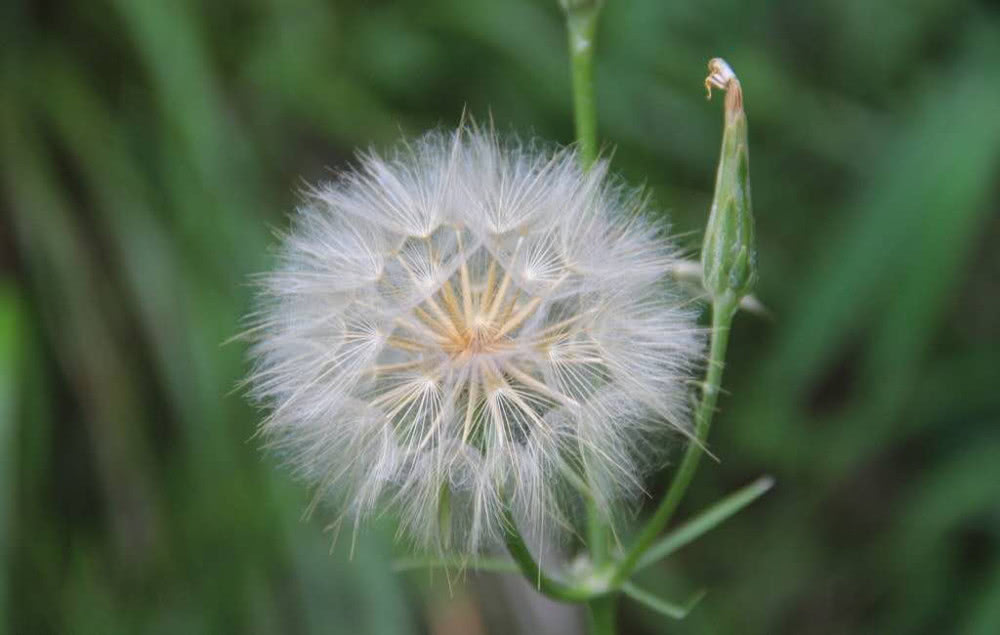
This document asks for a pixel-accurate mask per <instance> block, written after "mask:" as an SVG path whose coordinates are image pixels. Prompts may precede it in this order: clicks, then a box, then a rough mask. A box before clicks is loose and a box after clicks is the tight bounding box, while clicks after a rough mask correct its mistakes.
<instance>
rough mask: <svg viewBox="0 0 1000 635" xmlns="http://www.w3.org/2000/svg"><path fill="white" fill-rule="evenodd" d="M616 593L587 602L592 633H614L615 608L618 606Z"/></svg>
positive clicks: (591, 634) (610, 634) (592, 634)
mask: <svg viewBox="0 0 1000 635" xmlns="http://www.w3.org/2000/svg"><path fill="white" fill-rule="evenodd" d="M617 600H618V598H617V596H615V595H604V596H601V597H599V598H594V599H593V600H591V601H590V602H588V603H587V622H588V623H589V626H590V630H589V631H588V632H589V633H590V635H614V633H615V609H616V608H617V606H618V602H617Z"/></svg>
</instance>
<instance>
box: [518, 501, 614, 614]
mask: <svg viewBox="0 0 1000 635" xmlns="http://www.w3.org/2000/svg"><path fill="white" fill-rule="evenodd" d="M503 523H504V538H505V540H506V542H507V551H509V552H510V555H511V557H512V558H513V559H514V562H516V563H517V566H518V568H519V569H521V573H522V574H523V575H524V577H525V578H527V579H528V582H530V583H531V584H533V585H534V586H535V588H537V589H538V591H540V592H541V593H542V594H544V595H547V596H548V597H550V598H552V599H553V600H559V601H560V602H572V603H580V602H587V601H588V600H591V599H592V598H593V597H594V592H593V591H592V590H590V589H585V588H581V587H578V586H571V585H568V584H565V583H564V582H561V581H559V580H556V579H554V578H550V577H549V576H548V575H546V574H545V573H544V572H543V571H542V568H541V567H540V566H539V565H538V563H537V562H535V558H534V556H532V555H531V551H530V550H529V549H528V545H526V544H525V542H524V537H523V536H522V535H521V532H520V531H519V530H518V528H517V522H516V521H515V520H514V514H513V513H512V512H511V508H510V501H505V502H504V508H503ZM598 632H600V631H598ZM607 632H610V631H607Z"/></svg>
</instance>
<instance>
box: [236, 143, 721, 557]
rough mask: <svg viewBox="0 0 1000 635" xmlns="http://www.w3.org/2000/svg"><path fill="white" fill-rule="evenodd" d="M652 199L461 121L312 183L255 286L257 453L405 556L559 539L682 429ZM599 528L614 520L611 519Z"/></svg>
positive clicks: (572, 161)
mask: <svg viewBox="0 0 1000 635" xmlns="http://www.w3.org/2000/svg"><path fill="white" fill-rule="evenodd" d="M646 205H647V201H646V199H645V198H644V197H642V196H641V195H640V193H638V192H636V191H633V190H629V189H627V188H625V187H623V186H621V185H620V184H619V183H617V182H616V181H614V180H613V179H611V178H609V177H608V175H607V166H606V164H605V163H603V162H599V163H598V164H597V165H595V166H594V167H593V168H592V169H591V170H589V171H588V172H583V171H582V170H581V169H580V168H579V167H578V165H577V157H576V156H575V155H574V153H573V152H572V151H571V150H558V151H546V150H543V149H539V148H537V147H535V146H533V145H524V144H518V143H516V142H514V143H510V144H501V143H500V142H499V141H498V140H497V138H496V137H495V135H493V134H491V133H487V132H484V131H482V130H480V129H478V128H475V127H472V128H461V129H459V130H457V131H454V132H452V133H450V134H449V133H441V132H438V133H430V134H428V135H426V136H424V137H423V138H421V139H419V140H418V141H416V142H411V143H408V144H402V145H401V146H400V147H399V148H398V149H397V150H396V151H395V152H394V153H393V154H392V155H391V156H389V157H388V158H383V157H379V156H377V155H375V154H367V155H365V156H362V157H361V160H360V165H359V166H358V167H357V168H356V169H355V170H354V171H351V172H349V173H347V174H346V175H344V176H342V177H341V178H340V179H339V180H338V181H336V182H334V183H330V184H326V185H324V186H322V187H319V188H316V189H314V190H312V191H311V192H309V194H308V200H307V201H306V202H305V204H304V205H303V206H302V207H301V208H300V209H299V210H298V212H297V214H296V215H295V219H294V223H293V226H292V228H291V230H290V231H289V232H288V234H287V235H286V236H284V239H283V244H282V249H281V257H280V262H279V264H278V266H277V270H276V271H274V272H272V273H269V274H266V275H264V276H263V277H262V278H261V292H260V296H259V307H258V311H257V312H256V313H255V314H254V315H253V316H252V317H251V321H252V322H253V324H252V328H251V330H250V331H249V333H250V334H252V337H253V341H254V343H253V346H252V349H251V350H252V353H251V354H252V357H253V360H254V362H255V363H254V368H253V371H252V373H251V376H250V377H249V379H248V382H249V384H250V386H251V394H252V395H253V397H254V398H255V399H256V400H258V402H259V403H262V404H264V405H265V406H267V407H268V408H269V409H270V414H269V416H268V417H267V418H266V420H265V421H264V423H263V424H262V432H263V434H264V435H265V437H266V438H267V439H268V440H269V444H270V445H272V446H273V447H275V448H278V449H279V450H280V451H281V452H282V453H284V454H285V455H286V456H287V457H288V458H289V460H290V462H291V463H292V464H293V465H294V466H295V468H296V470H297V472H298V473H299V474H300V475H301V476H302V477H304V478H305V479H306V480H307V481H309V482H311V483H313V484H314V485H316V486H317V487H318V492H317V497H318V499H319V498H331V499H333V500H335V501H336V502H337V503H338V504H339V505H340V506H341V510H342V516H341V518H347V519H351V520H352V521H353V522H354V524H355V527H356V526H357V522H358V521H360V520H361V519H363V518H364V517H366V516H368V515H370V514H372V513H373V512H375V511H376V510H381V509H394V510H395V511H397V512H398V513H399V516H400V519H401V531H402V532H403V533H404V534H405V535H407V536H408V537H409V538H410V539H412V540H413V541H414V542H415V543H417V545H418V546H420V547H428V548H433V549H450V550H456V551H461V552H475V551H478V550H480V549H482V548H483V547H484V546H487V545H488V544H489V543H491V542H492V541H493V540H494V539H496V538H497V537H498V536H499V534H500V532H501V530H502V527H501V516H502V515H501V509H502V508H501V505H502V504H503V499H504V495H506V497H507V498H508V499H509V500H511V501H512V504H513V506H514V513H515V516H516V517H517V518H518V519H520V522H524V523H525V530H526V531H528V532H530V533H532V534H534V535H539V534H540V532H544V533H556V534H559V533H563V534H565V533H566V532H568V531H573V528H574V526H575V521H576V519H577V518H578V516H579V514H578V511H579V510H578V507H579V505H580V501H581V500H583V499H585V498H586V497H591V498H593V499H594V500H595V501H596V502H597V508H598V509H599V510H600V511H602V513H604V514H606V515H608V516H609V517H610V516H611V515H612V512H613V510H614V509H615V508H616V507H615V504H616V502H618V501H623V500H630V499H631V500H634V499H635V498H636V494H637V493H640V492H641V491H642V485H641V484H642V480H641V479H642V476H643V473H644V471H645V470H646V469H647V468H648V467H650V465H651V462H650V459H651V458H655V457H657V456H662V454H661V452H660V449H661V448H663V447H664V440H665V439H664V436H665V434H664V433H666V432H668V431H669V430H670V429H671V428H673V429H675V430H681V431H686V429H687V425H688V423H687V420H688V417H687V415H688V412H687V410H688V409H687V396H686V394H687V391H686V388H687V386H688V384H689V377H690V376H691V373H692V371H693V366H695V365H696V363H697V360H698V358H699V355H700V352H701V344H702V338H701V335H700V333H699V330H698V328H697V327H696V324H695V316H694V314H693V312H692V310H691V309H690V308H685V305H684V301H683V298H681V297H680V295H679V292H678V290H677V288H676V287H675V286H674V285H675V283H673V282H672V280H671V277H670V271H671V270H672V268H673V267H674V266H676V265H677V264H678V257H677V254H676V251H675V248H674V247H673V246H672V245H671V244H670V243H669V242H667V241H666V239H665V237H664V235H663V231H662V228H660V227H658V226H657V225H656V224H653V223H651V222H650V221H649V220H648V219H646V218H645V217H644V215H643V214H644V208H645V206H646ZM611 520H613V519H611Z"/></svg>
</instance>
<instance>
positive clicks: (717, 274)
mask: <svg viewBox="0 0 1000 635" xmlns="http://www.w3.org/2000/svg"><path fill="white" fill-rule="evenodd" d="M708 69H709V75H708V77H707V78H706V79H705V88H706V89H707V90H708V96H709V97H711V96H712V88H713V87H715V88H719V89H722V90H724V91H726V114H725V131H724V132H723V135H722V152H721V155H720V156H719V168H718V172H717V173H716V177H715V196H714V197H713V199H712V210H711V212H710V214H709V218H708V227H707V228H706V230H705V242H704V245H703V246H702V251H701V264H702V276H703V283H704V285H705V289H706V290H707V291H708V293H709V294H710V295H711V296H712V299H713V300H715V301H718V300H719V299H720V298H722V297H723V296H726V295H727V294H728V295H729V296H730V297H731V301H732V303H733V305H734V306H735V304H736V303H738V302H739V300H740V299H741V298H743V297H744V296H746V295H748V294H749V293H750V292H751V291H753V287H754V284H755V283H756V282H757V246H756V242H755V239H754V221H753V210H752V207H751V203H750V157H749V153H748V148H747V118H746V114H745V113H744V112H743V91H742V88H741V87H740V82H739V80H738V79H737V78H736V75H735V74H734V73H733V70H732V69H731V68H730V67H729V65H728V64H726V62H725V61H724V60H722V59H721V58H715V59H713V60H712V61H710V62H709V63H708Z"/></svg>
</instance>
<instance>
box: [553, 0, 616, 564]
mask: <svg viewBox="0 0 1000 635" xmlns="http://www.w3.org/2000/svg"><path fill="white" fill-rule="evenodd" d="M601 5H602V2H601V0H564V2H563V7H564V8H565V10H566V33H567V37H568V43H569V60H570V75H571V77H572V82H573V119H574V122H575V126H576V140H577V145H578V147H579V152H580V155H579V156H580V165H581V166H582V167H583V169H584V170H587V169H589V168H590V166H591V165H593V164H594V161H596V160H597V109H596V107H595V105H594V36H595V34H596V32H597V18H598V16H599V15H600V13H601ZM587 548H588V549H589V550H590V559H591V562H593V563H594V565H595V566H600V565H603V564H604V563H605V562H607V559H608V527H607V524H606V523H605V522H604V518H603V517H602V516H601V514H600V512H598V510H597V506H596V505H595V504H594V502H593V500H590V499H589V498H588V500H587Z"/></svg>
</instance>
